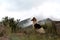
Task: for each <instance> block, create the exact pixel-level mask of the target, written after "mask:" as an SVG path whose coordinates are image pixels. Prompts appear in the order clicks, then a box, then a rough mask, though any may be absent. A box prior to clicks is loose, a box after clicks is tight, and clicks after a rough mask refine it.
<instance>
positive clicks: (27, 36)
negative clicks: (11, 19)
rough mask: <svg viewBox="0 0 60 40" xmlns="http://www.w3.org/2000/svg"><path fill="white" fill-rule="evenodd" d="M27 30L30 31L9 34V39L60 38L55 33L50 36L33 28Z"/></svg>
mask: <svg viewBox="0 0 60 40" xmlns="http://www.w3.org/2000/svg"><path fill="white" fill-rule="evenodd" d="M28 31H30V32H31V33H27V34H24V35H22V36H19V35H17V34H16V33H13V34H12V35H10V40H60V37H59V36H57V35H54V36H51V35H47V34H39V33H37V32H35V31H33V30H28ZM28 31H27V32H28Z"/></svg>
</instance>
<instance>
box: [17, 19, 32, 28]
mask: <svg viewBox="0 0 60 40" xmlns="http://www.w3.org/2000/svg"><path fill="white" fill-rule="evenodd" d="M31 24H32V23H31V20H30V18H27V19H25V20H23V21H21V22H19V23H18V26H19V27H22V28H23V27H27V26H29V25H31Z"/></svg>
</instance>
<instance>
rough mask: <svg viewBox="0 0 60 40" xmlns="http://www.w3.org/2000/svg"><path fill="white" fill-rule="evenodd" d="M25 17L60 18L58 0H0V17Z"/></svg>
mask: <svg viewBox="0 0 60 40" xmlns="http://www.w3.org/2000/svg"><path fill="white" fill-rule="evenodd" d="M5 16H8V17H14V18H15V19H21V20H24V19H27V18H30V17H33V16H36V17H40V18H52V19H55V20H60V0H0V20H1V19H2V17H5Z"/></svg>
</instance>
